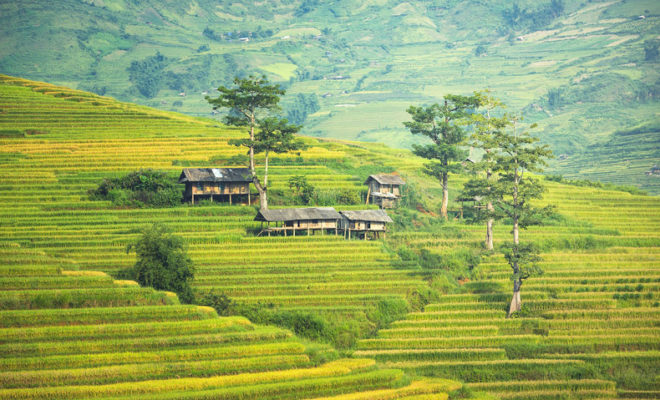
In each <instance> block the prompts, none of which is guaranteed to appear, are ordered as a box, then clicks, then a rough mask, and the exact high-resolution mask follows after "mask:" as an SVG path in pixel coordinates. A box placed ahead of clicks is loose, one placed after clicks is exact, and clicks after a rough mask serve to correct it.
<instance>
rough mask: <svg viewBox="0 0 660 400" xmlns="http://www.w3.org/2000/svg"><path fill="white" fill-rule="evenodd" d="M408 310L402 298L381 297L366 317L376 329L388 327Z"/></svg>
mask: <svg viewBox="0 0 660 400" xmlns="http://www.w3.org/2000/svg"><path fill="white" fill-rule="evenodd" d="M409 311H410V309H409V307H408V303H407V302H406V301H405V300H404V299H383V300H380V301H379V302H378V303H377V304H376V308H375V309H374V310H373V311H371V312H370V313H369V314H368V315H367V317H368V318H369V320H370V321H371V322H373V323H374V324H375V325H376V329H383V328H386V327H388V326H389V325H390V324H391V323H392V322H394V321H396V320H397V319H402V318H403V317H404V316H405V315H406V314H407V313H408V312H409Z"/></svg>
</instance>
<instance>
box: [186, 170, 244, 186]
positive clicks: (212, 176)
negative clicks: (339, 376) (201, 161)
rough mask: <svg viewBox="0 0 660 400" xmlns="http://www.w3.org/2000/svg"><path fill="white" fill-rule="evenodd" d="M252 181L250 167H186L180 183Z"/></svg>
mask: <svg viewBox="0 0 660 400" xmlns="http://www.w3.org/2000/svg"><path fill="white" fill-rule="evenodd" d="M186 182H252V174H251V173H250V169H249V168H184V169H183V171H181V175H180V176H179V183H186Z"/></svg>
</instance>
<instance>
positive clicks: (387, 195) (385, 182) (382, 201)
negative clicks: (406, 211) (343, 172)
mask: <svg viewBox="0 0 660 400" xmlns="http://www.w3.org/2000/svg"><path fill="white" fill-rule="evenodd" d="M364 184H365V185H367V186H369V191H368V192H367V204H369V202H370V201H371V202H372V203H373V204H376V205H379V206H380V208H394V207H396V206H397V205H398V202H399V199H400V198H401V186H402V185H405V184H406V182H405V181H404V180H403V179H401V177H400V176H399V175H391V174H376V175H371V176H369V178H367V180H366V181H365V182H364Z"/></svg>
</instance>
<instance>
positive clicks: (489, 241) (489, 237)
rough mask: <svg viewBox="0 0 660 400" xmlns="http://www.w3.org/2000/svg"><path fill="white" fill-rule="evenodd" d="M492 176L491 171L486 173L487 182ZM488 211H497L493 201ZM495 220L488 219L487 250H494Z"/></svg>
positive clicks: (488, 205)
mask: <svg viewBox="0 0 660 400" xmlns="http://www.w3.org/2000/svg"><path fill="white" fill-rule="evenodd" d="M486 152H487V153H488V152H490V151H489V150H486ZM491 175H492V172H491V170H490V169H488V170H487V171H486V180H488V181H490V177H491ZM488 191H489V192H490V186H489V187H488ZM486 210H487V211H488V212H491V213H492V212H493V211H495V207H493V203H492V202H491V201H489V202H488V204H486ZM493 221H494V220H493V218H488V221H486V242H485V245H486V250H493Z"/></svg>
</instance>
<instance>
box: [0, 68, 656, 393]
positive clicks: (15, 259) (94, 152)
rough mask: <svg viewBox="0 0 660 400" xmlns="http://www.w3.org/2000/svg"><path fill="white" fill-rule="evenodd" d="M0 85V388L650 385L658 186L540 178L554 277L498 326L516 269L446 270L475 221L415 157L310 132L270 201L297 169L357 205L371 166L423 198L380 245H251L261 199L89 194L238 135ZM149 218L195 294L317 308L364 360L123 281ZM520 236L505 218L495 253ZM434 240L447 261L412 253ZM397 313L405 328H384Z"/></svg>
mask: <svg viewBox="0 0 660 400" xmlns="http://www.w3.org/2000/svg"><path fill="white" fill-rule="evenodd" d="M1 78H2V84H1V85H0V109H2V112H1V113H0V134H1V135H2V137H1V138H0V146H1V149H2V150H1V157H0V164H2V166H3V171H4V175H3V178H2V180H0V187H1V188H2V191H0V204H2V207H1V211H0V215H1V219H2V221H3V223H2V225H1V226H0V273H1V274H2V278H0V286H1V287H2V288H3V294H2V296H0V304H1V305H2V306H1V309H2V311H0V321H2V328H0V336H3V337H4V339H3V340H2V342H0V346H2V348H3V352H2V354H3V356H2V357H0V363H4V366H3V369H2V370H3V372H2V373H1V374H0V382H2V383H1V384H0V387H1V388H0V398H88V397H112V398H135V397H136V396H138V394H139V395H140V396H141V397H140V398H184V392H182V391H183V390H185V398H188V396H189V397H190V398H209V397H213V398H216V397H219V398H264V397H267V398H314V397H322V396H334V395H341V394H342V393H353V394H350V395H349V394H347V395H344V396H343V397H340V398H342V399H349V398H350V399H362V398H364V399H366V398H369V399H380V398H382V399H390V398H405V397H406V396H410V397H411V398H446V395H444V394H442V393H444V392H448V391H451V390H455V389H457V388H458V387H459V386H460V385H458V384H456V383H454V382H453V381H445V380H444V379H452V380H456V381H463V382H467V387H468V388H470V390H472V391H474V392H489V393H491V394H494V395H495V396H497V397H500V398H527V399H528V398H537V399H556V398H654V397H657V396H658V393H659V392H660V385H659V384H658V377H657V370H658V366H659V365H660V357H659V356H658V351H659V350H660V347H659V346H660V335H658V317H659V316H658V310H659V308H658V306H659V304H660V303H659V302H660V298H659V296H660V290H658V282H660V269H659V268H658V266H659V265H660V264H659V263H658V260H659V258H658V257H659V255H658V248H659V247H660V234H659V233H658V232H660V229H659V228H660V201H659V200H658V199H657V197H652V196H638V195H631V194H629V193H625V192H617V191H608V190H602V189H596V188H588V187H577V186H572V185H563V184H559V183H555V182H547V186H548V189H549V191H548V193H547V194H546V196H545V199H544V202H549V203H552V204H556V205H557V206H558V211H559V213H560V214H559V215H560V217H559V218H557V219H556V220H555V221H550V224H549V225H547V226H543V227H535V228H530V229H529V230H527V231H525V232H523V233H522V235H523V237H524V238H525V239H526V240H527V239H530V240H532V241H534V242H536V243H537V244H538V245H539V246H540V247H541V248H542V249H543V253H544V254H543V258H544V261H543V263H542V265H543V268H544V269H545V271H546V273H545V275H543V276H542V277H539V278H534V279H530V280H529V281H528V282H526V283H525V285H524V286H523V292H522V296H523V301H524V302H525V304H527V313H526V314H525V315H524V316H521V317H520V318H516V319H511V320H507V319H505V318H504V316H505V307H506V306H507V303H508V300H509V298H508V296H509V292H510V288H509V280H508V279H509V271H508V267H507V266H506V264H505V262H504V260H503V259H502V258H500V257H499V256H491V257H487V258H485V259H484V260H483V261H482V262H481V264H479V265H478V266H475V267H473V268H472V269H468V268H467V267H465V268H464V269H460V270H459V271H458V272H456V271H454V270H453V269H451V268H450V267H448V265H449V264H446V263H447V262H450V261H451V260H453V258H452V257H453V256H458V255H460V254H463V253H465V252H470V251H472V250H475V249H477V248H478V247H479V245H480V243H481V241H482V236H483V227H482V226H479V225H469V224H465V223H462V222H461V221H450V222H448V223H445V224H439V223H437V222H434V221H436V218H434V217H433V211H434V210H435V209H436V208H437V203H438V200H439V196H440V186H439V184H438V183H437V182H434V181H432V180H431V179H429V178H428V177H426V176H423V175H422V174H421V173H420V170H421V166H422V164H423V161H422V160H421V159H419V158H417V157H414V156H413V155H412V154H411V153H410V152H408V151H406V150H397V149H390V148H387V147H385V146H382V145H379V144H368V143H358V142H340V141H331V140H317V139H311V138H309V139H306V141H307V143H308V144H309V145H310V148H309V149H308V150H305V151H304V152H302V153H301V154H300V155H298V154H290V155H284V156H282V157H281V158H279V159H278V160H277V162H274V165H273V167H272V168H273V174H272V181H273V183H272V185H273V186H272V190H273V193H274V201H275V202H277V190H278V189H279V190H280V191H284V190H286V188H287V183H286V182H287V180H288V178H289V177H290V176H293V175H301V174H304V175H306V176H307V179H308V180H309V182H310V183H311V184H313V185H314V186H316V187H317V188H320V189H323V190H326V191H327V193H332V192H333V191H337V190H348V191H349V192H354V193H355V194H357V195H359V194H360V193H361V192H362V191H363V186H362V182H364V179H365V177H366V175H368V174H370V173H374V172H378V171H382V170H386V171H394V170H396V171H398V172H399V173H401V174H402V176H403V177H404V178H405V179H406V181H407V182H408V183H409V185H410V186H412V187H413V188H414V191H416V192H417V196H419V202H420V203H421V204H422V205H423V207H420V210H421V211H418V210H416V209H409V208H405V207H404V208H401V209H399V210H397V211H396V212H393V213H392V216H393V218H394V219H395V220H396V221H397V224H395V225H394V226H393V227H392V232H390V233H389V234H388V238H387V240H385V241H355V240H352V241H346V240H343V239H341V238H340V237H335V236H333V235H329V236H328V235H325V236H320V235H318V236H316V235H313V236H303V237H296V238H292V237H288V238H284V237H270V238H268V237H265V238H262V237H255V231H254V228H256V227H257V223H256V222H253V221H252V219H253V217H254V215H255V213H256V211H255V209H254V208H252V207H246V206H227V205H219V204H202V205H196V206H194V207H191V206H183V205H182V206H179V207H174V208H164V209H149V208H143V209H135V208H121V207H115V206H113V205H112V203H110V202H106V201H92V200H90V199H89V196H88V195H87V191H88V190H89V189H90V188H93V187H95V186H96V185H97V184H98V183H99V182H100V181H101V180H102V179H103V178H106V177H114V176H119V175H123V174H125V173H126V172H129V171H134V170H137V169H139V168H153V169H157V170H160V171H164V172H167V173H168V175H169V176H171V177H172V179H175V178H176V177H177V176H178V174H179V173H180V171H181V168H182V166H191V167H208V166H230V165H232V160H236V158H235V156H236V155H238V154H239V153H240V150H239V149H238V148H236V147H233V146H229V145H228V143H227V141H228V140H229V139H230V138H232V137H239V136H240V135H241V132H240V131H236V130H229V129H227V128H224V127H222V126H218V125H217V123H216V122H214V121H212V120H203V119H195V118H191V117H188V116H185V115H180V114H175V113H169V112H163V111H158V110H153V109H149V108H146V107H141V106H134V105H130V104H125V103H119V102H117V101H115V100H112V99H110V98H106V97H100V96H96V95H93V94H89V93H85V92H80V91H76V90H70V89H66V88H62V87H58V86H54V85H50V84H46V83H40V82H33V81H27V80H23V79H19V78H12V77H8V76H2V77H1ZM296 165H298V166H296ZM465 179H466V177H464V176H452V182H457V183H458V184H459V185H460V184H461V183H462V182H463V181H464V180H465ZM412 193H413V192H411V196H412V195H413V194H412ZM451 195H452V199H453V197H454V196H455V195H456V192H455V190H452V192H451ZM451 206H452V207H453V206H455V204H453V203H452V205H451ZM337 207H338V208H339V209H342V207H344V208H346V209H357V208H363V207H364V206H363V205H359V204H350V205H342V206H337ZM153 222H162V223H165V224H166V225H167V226H169V227H171V228H173V229H174V230H175V231H176V233H177V234H179V235H181V236H182V237H184V238H185V239H186V241H187V243H188V245H189V252H190V255H191V257H192V259H193V261H194V262H195V264H196V265H197V274H196V278H195V282H194V284H193V286H194V288H195V289H196V290H198V291H200V292H202V293H203V292H206V291H208V290H209V289H211V288H215V289H216V290H218V291H220V292H222V293H226V294H227V295H228V296H229V297H230V298H231V299H232V300H234V301H235V302H236V303H237V304H240V305H242V306H243V307H244V308H243V309H244V310H247V311H248V312H249V316H250V317H251V318H259V319H260V320H261V321H272V322H278V321H280V322H281V321H282V320H283V319H285V318H284V317H285V316H286V315H290V313H298V315H306V316H310V315H311V316H315V317H317V318H318V319H319V320H320V321H324V322H323V323H326V324H327V330H326V332H328V333H329V336H330V337H322V338H321V339H320V342H322V343H328V342H331V343H332V344H334V345H335V346H337V347H339V348H341V349H342V353H341V354H342V355H343V356H344V357H346V356H350V355H351V353H352V357H351V358H339V355H338V354H337V352H336V351H335V350H333V349H332V348H331V347H329V346H328V345H327V344H319V343H317V342H306V341H303V340H301V339H298V338H296V337H295V336H292V333H291V332H290V331H288V330H285V329H282V328H278V327H273V326H267V325H264V324H254V322H255V321H253V322H252V323H251V322H250V321H248V320H247V319H245V318H243V317H240V316H231V317H223V318H219V317H217V316H216V314H215V313H214V312H213V311H211V310H209V309H206V308H199V307H196V306H182V305H179V304H178V301H177V300H176V298H174V297H172V296H170V295H168V294H166V293H162V292H155V291H153V290H151V289H146V288H139V287H135V286H132V285H131V284H130V283H128V282H117V281H114V280H113V279H112V278H110V277H109V276H108V275H107V274H113V273H115V272H116V271H118V270H119V269H121V268H123V267H126V266H130V265H132V264H133V263H134V261H135V259H134V255H132V254H130V255H129V254H126V252H125V246H126V244H128V243H129V242H131V241H132V240H134V239H135V238H136V236H137V235H138V233H139V231H140V229H141V228H143V227H146V226H148V225H150V224H151V223H153ZM509 230H510V228H509V227H508V226H505V225H500V226H497V227H496V231H495V240H496V244H499V243H502V241H503V240H504V238H505V237H506V236H507V235H508V234H509ZM422 249H426V250H428V251H429V252H430V254H432V255H435V256H438V258H437V259H436V260H437V262H438V264H437V265H435V264H434V265H424V264H422V263H420V262H419V260H416V259H414V258H412V257H409V255H410V253H411V252H419V251H421V250H422ZM447 260H448V261H447ZM447 268H449V269H447ZM461 268H463V266H461ZM452 274H454V275H452ZM454 278H459V280H460V282H461V284H457V283H456V282H455V281H454ZM429 302H430V303H429ZM401 305H403V310H402V309H401V307H400V306H401ZM254 308H256V309H257V310H258V311H259V312H253V311H250V310H253V309H254ZM395 310H396V312H395ZM401 311H403V312H401ZM388 312H389V313H392V314H391V316H393V317H395V318H396V317H398V318H399V319H400V320H398V321H396V322H394V323H393V324H392V325H391V326H389V327H388V324H387V319H386V318H383V315H382V314H383V313H388ZM288 313H289V314H288ZM379 313H380V314H379ZM278 318H279V319H278ZM257 322H259V321H257ZM282 324H283V325H286V323H285V322H282ZM376 328H385V329H380V330H378V331H376ZM294 329H295V327H294ZM301 332H302V334H303V335H305V334H307V333H308V332H306V331H305V330H301ZM79 354H81V355H79ZM237 354H239V355H240V356H239V355H237ZM336 358H339V359H337V360H335V359H336ZM374 359H375V360H376V362H375V364H374V362H373V361H369V360H374ZM35 382H40V386H39V387H36V386H35ZM255 382H258V383H259V384H258V385H255ZM521 385H523V386H524V389H520V386H521ZM566 388H572V389H571V392H570V393H567V392H566ZM357 392H361V393H357ZM168 396H170V397H168ZM241 396H242V397H241ZM414 396H418V397H414ZM423 396H426V397H423ZM455 396H459V394H455ZM516 396H517V397H516Z"/></svg>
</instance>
